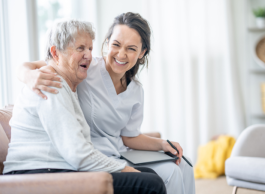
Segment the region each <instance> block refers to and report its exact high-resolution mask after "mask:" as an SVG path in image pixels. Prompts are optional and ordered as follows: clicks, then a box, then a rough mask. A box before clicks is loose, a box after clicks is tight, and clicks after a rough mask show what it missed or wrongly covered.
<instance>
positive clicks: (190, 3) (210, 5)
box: [140, 0, 244, 162]
mask: <svg viewBox="0 0 265 194" xmlns="http://www.w3.org/2000/svg"><path fill="white" fill-rule="evenodd" d="M143 4H144V5H143V12H142V13H143V14H142V15H143V17H145V18H146V19H147V20H148V21H149V23H150V25H151V27H152V33H153V35H152V46H151V48H152V51H151V57H150V61H149V69H148V70H147V71H143V72H142V73H141V75H140V80H141V82H142V84H143V87H144V90H145V117H144V123H143V126H142V131H159V132H161V133H162V136H163V138H166V139H170V140H172V141H177V142H179V143H180V144H181V146H182V147H183V149H184V155H185V156H188V157H190V158H191V159H192V161H193V162H195V161H196V157H197V155H196V153H197V148H198V146H199V145H201V144H205V143H207V142H208V141H209V140H210V138H211V137H213V136H215V135H219V134H229V135H233V136H235V137H237V136H238V134H239V133H240V132H241V131H242V130H243V129H244V112H243V110H244V109H243V96H242V95H241V91H240V81H239V75H238V73H237V72H238V70H237V64H236V60H235V57H234V45H233V29H232V25H231V6H230V4H229V0H219V1H212V0H167V1H162V0H145V1H144V2H143Z"/></svg>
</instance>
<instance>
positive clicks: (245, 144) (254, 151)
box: [231, 124, 265, 158]
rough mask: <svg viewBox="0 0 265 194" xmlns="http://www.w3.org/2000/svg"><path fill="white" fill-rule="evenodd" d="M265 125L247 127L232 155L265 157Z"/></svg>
mask: <svg viewBox="0 0 265 194" xmlns="http://www.w3.org/2000/svg"><path fill="white" fill-rule="evenodd" d="M264 139H265V125H264V124H258V125H252V126H249V127H248V128H246V129H245V130H244V131H243V132H242V133H241V134H240V136H239V137H238V139H237V142H236V144H235V146H234V148H233V151H232V154H231V157H233V156H248V157H262V158H265V152H264V147H265V141H264Z"/></svg>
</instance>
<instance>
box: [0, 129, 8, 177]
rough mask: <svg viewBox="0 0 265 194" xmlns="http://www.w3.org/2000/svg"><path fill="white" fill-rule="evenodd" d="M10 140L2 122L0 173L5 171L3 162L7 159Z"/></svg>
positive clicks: (0, 130)
mask: <svg viewBox="0 0 265 194" xmlns="http://www.w3.org/2000/svg"><path fill="white" fill-rule="evenodd" d="M8 143H9V140H8V138H7V136H6V133H5V131H4V129H3V127H2V125H1V124H0V174H2V171H3V168H4V166H3V162H4V161H5V160H6V155H7V149H8Z"/></svg>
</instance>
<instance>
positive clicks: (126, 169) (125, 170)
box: [121, 166, 140, 172]
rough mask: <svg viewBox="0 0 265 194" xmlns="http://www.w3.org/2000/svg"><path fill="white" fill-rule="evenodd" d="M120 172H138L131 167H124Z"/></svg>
mask: <svg viewBox="0 0 265 194" xmlns="http://www.w3.org/2000/svg"><path fill="white" fill-rule="evenodd" d="M121 172H140V171H139V170H136V169H135V168H133V167H130V166H125V168H124V169H123V170H122V171H121Z"/></svg>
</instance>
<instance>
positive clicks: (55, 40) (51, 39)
mask: <svg viewBox="0 0 265 194" xmlns="http://www.w3.org/2000/svg"><path fill="white" fill-rule="evenodd" d="M79 32H85V33H88V34H89V35H90V37H91V39H92V40H94V39H95V32H94V30H93V27H92V24H91V23H90V22H85V21H80V20H72V19H71V20H63V21H62V20H61V21H56V22H54V24H53V26H52V27H51V28H50V29H49V30H48V32H47V44H46V59H45V60H49V59H52V58H53V57H52V54H51V52H50V48H51V47H52V46H56V49H58V50H59V51H62V52H63V51H65V49H66V48H67V47H68V46H69V44H70V43H73V42H74V41H75V37H76V35H77V34H78V33H79Z"/></svg>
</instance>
